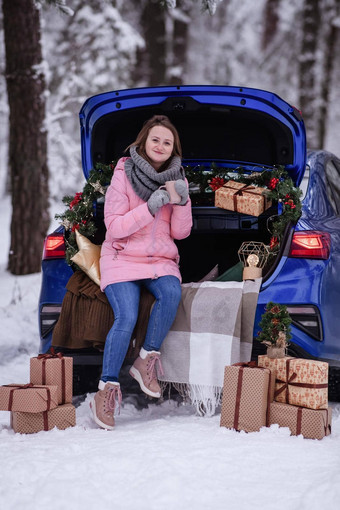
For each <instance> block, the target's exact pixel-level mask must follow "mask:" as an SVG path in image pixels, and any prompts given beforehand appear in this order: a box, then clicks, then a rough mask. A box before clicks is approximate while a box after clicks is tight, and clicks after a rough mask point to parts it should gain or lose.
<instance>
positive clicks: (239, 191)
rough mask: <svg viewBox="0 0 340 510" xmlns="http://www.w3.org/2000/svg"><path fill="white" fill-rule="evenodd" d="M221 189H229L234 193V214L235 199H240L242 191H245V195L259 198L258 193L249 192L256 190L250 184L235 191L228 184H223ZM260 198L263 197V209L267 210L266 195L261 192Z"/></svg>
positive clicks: (235, 207) (235, 209) (235, 208)
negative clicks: (248, 194)
mask: <svg viewBox="0 0 340 510" xmlns="http://www.w3.org/2000/svg"><path fill="white" fill-rule="evenodd" d="M222 188H229V189H232V190H233V191H234V192H235V193H234V194H233V202H234V211H235V212H237V197H242V196H243V192H244V191H246V192H247V193H251V194H252V195H256V196H259V193H256V192H254V191H251V190H256V189H258V188H256V187H255V186H252V185H251V184H244V185H243V186H242V188H240V189H236V188H233V187H232V186H230V185H229V184H228V183H226V184H224V185H223V186H222ZM260 196H262V197H263V204H264V209H267V196H266V193H263V192H262V193H261V195H260Z"/></svg>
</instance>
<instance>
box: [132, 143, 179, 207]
mask: <svg viewBox="0 0 340 510" xmlns="http://www.w3.org/2000/svg"><path fill="white" fill-rule="evenodd" d="M130 156H131V158H129V159H127V160H126V161H125V164H124V168H125V173H126V175H127V178H128V179H129V182H130V184H131V186H132V188H133V190H134V191H135V193H136V194H137V195H138V196H139V197H140V198H141V199H142V200H145V201H147V200H148V199H149V198H150V196H151V195H152V193H153V192H154V191H155V190H156V189H158V188H159V187H160V186H161V185H162V184H164V183H165V182H166V181H176V180H177V179H184V170H183V168H182V167H181V158H180V157H179V156H173V158H172V159H171V161H170V164H169V166H168V168H167V169H166V170H164V171H163V172H159V173H158V172H157V171H156V170H155V169H154V168H153V167H152V166H151V165H150V163H148V162H147V161H146V160H145V159H144V158H142V156H140V155H139V154H138V153H137V148H136V146H135V145H133V146H132V147H130Z"/></svg>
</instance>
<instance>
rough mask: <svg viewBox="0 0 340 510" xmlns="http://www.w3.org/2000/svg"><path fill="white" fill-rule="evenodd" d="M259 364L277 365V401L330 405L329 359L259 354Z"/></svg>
mask: <svg viewBox="0 0 340 510" xmlns="http://www.w3.org/2000/svg"><path fill="white" fill-rule="evenodd" d="M258 364H259V366H262V367H265V368H275V369H276V385H275V397H274V399H275V400H276V401H277V402H283V403H286V404H292V405H296V406H301V407H307V408H309V409H327V408H328V363H326V362H324V361H316V360H310V359H303V358H289V357H285V358H277V359H271V358H268V356H265V355H262V356H259V357H258Z"/></svg>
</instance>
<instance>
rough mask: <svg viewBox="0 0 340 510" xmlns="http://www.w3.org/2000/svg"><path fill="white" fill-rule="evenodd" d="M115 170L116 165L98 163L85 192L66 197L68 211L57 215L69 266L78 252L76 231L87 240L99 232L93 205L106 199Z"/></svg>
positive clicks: (84, 188)
mask: <svg viewBox="0 0 340 510" xmlns="http://www.w3.org/2000/svg"><path fill="white" fill-rule="evenodd" d="M114 168H115V164H114V163H110V164H109V165H103V164H101V163H97V164H96V167H95V169H92V170H91V171H90V175H89V178H88V180H87V182H86V183H85V185H84V187H83V191H82V192H78V193H76V194H75V195H74V196H70V195H67V196H65V197H64V198H63V203H64V204H65V205H66V206H67V209H66V210H65V212H63V213H62V214H56V215H55V218H56V219H57V220H60V223H61V225H63V226H64V228H65V235H64V238H65V245H66V261H67V263H68V264H69V265H72V261H71V257H73V255H75V254H76V253H77V252H78V246H77V241H76V236H75V230H78V231H79V233H80V234H82V235H83V236H85V237H87V238H91V237H93V235H94V234H95V232H96V230H97V228H96V226H95V223H94V219H93V204H94V203H95V202H96V201H97V200H100V199H101V198H103V197H104V195H105V193H106V189H107V187H108V185H109V184H110V181H111V179H112V175H113V170H114Z"/></svg>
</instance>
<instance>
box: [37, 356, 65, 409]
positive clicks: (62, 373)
mask: <svg viewBox="0 0 340 510" xmlns="http://www.w3.org/2000/svg"><path fill="white" fill-rule="evenodd" d="M56 358H59V359H60V360H61V399H62V403H63V404H65V401H66V373H65V358H64V355H63V353H62V352H55V350H54V348H53V347H51V352H47V353H46V354H39V355H38V356H37V359H40V360H42V374H41V378H42V384H46V361H47V360H48V359H56Z"/></svg>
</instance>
